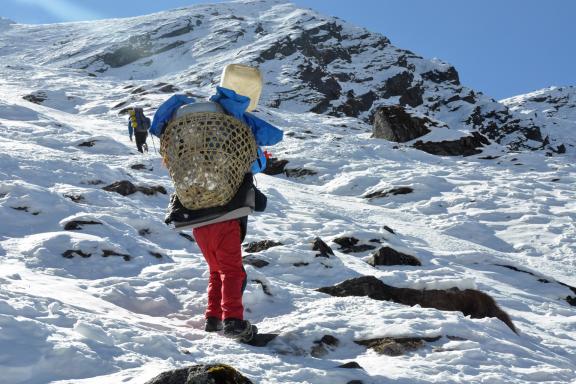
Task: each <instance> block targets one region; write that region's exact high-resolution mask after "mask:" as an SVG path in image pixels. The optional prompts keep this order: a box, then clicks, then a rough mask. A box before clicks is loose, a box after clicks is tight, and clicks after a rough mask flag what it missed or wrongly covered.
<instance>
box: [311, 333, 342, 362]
mask: <svg viewBox="0 0 576 384" xmlns="http://www.w3.org/2000/svg"><path fill="white" fill-rule="evenodd" d="M314 344H315V345H314V346H313V347H312V349H311V351H310V355H311V356H312V357H316V358H320V357H323V356H326V355H327V354H328V349H330V350H334V349H335V348H336V347H337V346H338V345H339V344H340V340H338V339H337V338H336V337H334V336H332V335H324V336H322V338H321V339H320V340H314Z"/></svg>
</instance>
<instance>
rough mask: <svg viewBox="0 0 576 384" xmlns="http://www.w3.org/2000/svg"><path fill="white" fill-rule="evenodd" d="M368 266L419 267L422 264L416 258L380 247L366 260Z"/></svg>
mask: <svg viewBox="0 0 576 384" xmlns="http://www.w3.org/2000/svg"><path fill="white" fill-rule="evenodd" d="M368 264H370V265H371V266H373V267H375V266H377V265H413V266H420V265H422V263H421V262H420V260H418V259H417V258H416V257H414V256H412V255H407V254H405V253H402V252H398V251H397V250H395V249H392V248H390V247H382V248H380V249H379V250H378V252H376V253H375V254H373V255H372V256H371V257H370V259H369V260H368Z"/></svg>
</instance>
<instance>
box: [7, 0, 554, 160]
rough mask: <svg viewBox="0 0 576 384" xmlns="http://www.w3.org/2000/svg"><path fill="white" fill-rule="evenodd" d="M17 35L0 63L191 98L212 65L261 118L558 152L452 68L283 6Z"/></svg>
mask: <svg viewBox="0 0 576 384" xmlns="http://www.w3.org/2000/svg"><path fill="white" fill-rule="evenodd" d="M24 34H25V35H26V36H27V43H26V47H25V48H24V51H19V52H11V50H10V49H5V50H4V51H2V53H3V54H7V53H8V54H18V55H21V57H23V58H25V59H27V60H32V61H34V62H36V63H41V64H42V65H49V66H57V67H67V68H73V69H78V70H83V71H86V73H87V74H89V75H92V76H113V77H116V78H120V79H125V80H143V82H144V83H145V81H147V80H155V81H158V80H160V81H162V82H163V83H166V84H172V85H173V86H174V87H175V88H174V89H175V90H180V91H187V92H190V93H194V94H200V95H208V94H210V93H211V92H212V90H213V88H214V85H216V84H218V81H219V74H220V72H221V69H222V67H223V66H224V65H226V64H228V63H231V62H242V63H247V64H253V65H258V66H260V67H261V69H262V70H263V72H264V76H265V79H266V89H265V93H264V95H263V105H265V106H267V107H272V108H282V109H285V110H291V111H294V112H306V111H311V112H314V113H320V114H328V115H334V116H348V117H354V118H359V119H362V120H364V121H366V122H371V121H372V119H373V116H374V113H375V111H377V110H378V108H379V107H380V106H388V105H400V106H403V107H404V109H405V110H406V112H407V113H408V114H412V115H414V116H424V117H427V118H430V119H432V120H434V121H436V122H438V124H437V125H438V126H441V127H442V131H441V132H440V133H438V132H435V130H434V129H433V130H432V132H430V133H429V134H428V135H426V136H424V137H422V138H420V139H419V140H420V141H422V142H424V143H426V142H430V141H442V140H445V139H446V137H444V136H446V135H444V134H443V132H447V133H448V134H447V137H449V139H450V140H459V139H461V138H463V137H468V136H472V133H475V135H481V136H483V137H485V138H487V139H489V140H490V141H491V142H496V143H500V144H503V145H505V146H508V147H509V148H512V149H523V148H526V149H538V148H547V149H548V150H550V151H556V152H561V148H559V145H560V142H559V141H558V140H557V139H556V138H551V137H549V136H550V135H549V134H544V133H543V132H542V128H543V125H542V124H543V123H546V121H543V120H541V119H538V118H536V117H532V116H526V115H521V114H518V113H517V112H515V111H514V110H511V109H510V108H509V107H508V106H507V105H506V104H502V103H499V102H497V101H496V100H494V99H492V98H490V97H488V96H486V95H483V94H482V93H481V92H477V91H474V90H472V89H470V88H467V87H465V86H463V85H462V84H461V83H460V80H459V77H458V72H457V71H456V69H455V68H454V67H453V66H451V65H449V64H447V63H445V62H442V61H440V60H438V59H432V60H429V59H425V58H422V57H420V56H418V55H417V54H415V53H413V52H411V51H408V50H405V49H401V48H397V47H395V46H394V45H392V44H391V42H390V41H389V40H388V39H387V38H386V37H384V36H382V35H380V34H376V33H372V32H370V31H367V30H365V29H363V28H359V27H355V26H353V25H350V24H348V23H346V22H344V21H342V20H340V19H337V18H331V17H325V16H322V15H319V14H317V13H315V12H313V11H311V10H305V9H299V8H297V7H295V6H294V5H292V4H289V3H285V2H284V1H278V0H254V1H250V0H248V1H243V2H234V3H228V4H211V5H200V6H193V7H189V8H183V9H177V10H172V11H167V12H162V13H158V14H155V15H149V16H142V17H135V18H130V19H122V20H105V21H97V22H92V23H71V24H60V25H53V26H45V25H44V26H22V25H15V26H14V25H12V26H10V28H9V29H8V30H7V31H5V32H4V33H2V35H1V36H0V41H1V40H4V39H9V38H14V37H15V36H22V35H24ZM144 94H145V92H142V95H141V96H144ZM445 128H448V130H447V129H445ZM436 131H437V129H436Z"/></svg>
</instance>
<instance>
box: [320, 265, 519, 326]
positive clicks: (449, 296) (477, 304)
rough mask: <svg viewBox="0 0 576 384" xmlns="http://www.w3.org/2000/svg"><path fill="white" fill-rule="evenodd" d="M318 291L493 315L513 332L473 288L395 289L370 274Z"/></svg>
mask: <svg viewBox="0 0 576 384" xmlns="http://www.w3.org/2000/svg"><path fill="white" fill-rule="evenodd" d="M318 291H320V292H323V293H327V294H329V295H332V296H340V297H342V296H367V297H369V298H371V299H374V300H385V301H393V302H395V303H399V304H405V305H410V306H414V305H416V304H418V305H420V306H421V307H424V308H436V309H439V310H442V311H459V312H462V313H463V314H464V315H466V316H470V317H472V318H473V319H482V318H484V317H496V318H498V319H500V320H501V321H503V322H504V323H505V324H506V325H507V326H508V327H509V328H510V329H512V330H513V331H514V332H516V327H515V326H514V324H513V323H512V320H510V317H509V316H508V314H507V313H506V312H504V311H503V310H502V309H500V307H499V306H498V305H497V304H496V302H495V301H494V299H493V298H492V297H490V296H488V295H487V294H485V293H483V292H480V291H476V290H473V289H465V290H460V289H458V288H450V289H431V290H419V289H410V288H396V287H392V286H390V285H387V284H384V283H383V282H382V281H380V280H379V279H377V278H376V277H374V276H362V277H358V278H354V279H350V280H346V281H344V282H342V283H340V284H338V285H335V286H332V287H323V288H319V289H318Z"/></svg>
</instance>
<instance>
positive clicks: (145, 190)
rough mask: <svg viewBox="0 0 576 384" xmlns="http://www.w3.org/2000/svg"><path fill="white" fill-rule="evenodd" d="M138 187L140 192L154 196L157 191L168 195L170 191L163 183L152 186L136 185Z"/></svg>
mask: <svg viewBox="0 0 576 384" xmlns="http://www.w3.org/2000/svg"><path fill="white" fill-rule="evenodd" d="M136 189H137V191H138V192H142V193H143V194H145V195H148V196H153V195H155V194H157V193H161V194H163V195H166V194H167V193H168V192H167V191H166V188H164V187H163V186H161V185H154V186H151V187H144V186H139V187H136Z"/></svg>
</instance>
